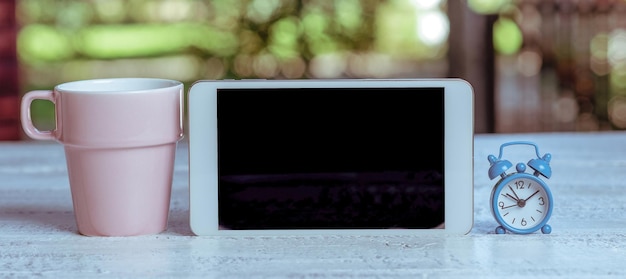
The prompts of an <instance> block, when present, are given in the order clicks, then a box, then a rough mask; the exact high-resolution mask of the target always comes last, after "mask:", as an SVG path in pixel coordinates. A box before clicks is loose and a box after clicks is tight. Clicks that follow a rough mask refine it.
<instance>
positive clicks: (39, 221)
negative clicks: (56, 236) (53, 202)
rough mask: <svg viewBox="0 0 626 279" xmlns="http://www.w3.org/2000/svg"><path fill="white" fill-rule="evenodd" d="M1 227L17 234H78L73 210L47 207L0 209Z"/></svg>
mask: <svg viewBox="0 0 626 279" xmlns="http://www.w3.org/2000/svg"><path fill="white" fill-rule="evenodd" d="M0 220H3V222H2V225H0V227H4V228H3V231H5V232H10V231H14V232H15V233H20V234H23V233H42V232H43V233H52V232H72V233H76V234H77V233H78V230H77V228H76V221H75V219H74V212H73V211H72V210H71V209H63V208H58V207H46V206H15V207H6V206H3V207H0Z"/></svg>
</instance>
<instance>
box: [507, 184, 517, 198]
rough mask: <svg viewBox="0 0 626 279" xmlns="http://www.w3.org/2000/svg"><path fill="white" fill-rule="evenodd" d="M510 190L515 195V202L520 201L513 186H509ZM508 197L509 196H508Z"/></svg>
mask: <svg viewBox="0 0 626 279" xmlns="http://www.w3.org/2000/svg"><path fill="white" fill-rule="evenodd" d="M509 189H511V192H513V195H515V198H514V200H515V201H519V197H518V196H517V194H516V193H515V190H513V187H511V185H509ZM507 195H509V194H507ZM510 196H511V195H509V197H510ZM511 198H513V197H511Z"/></svg>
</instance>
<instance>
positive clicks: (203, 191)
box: [188, 78, 474, 235]
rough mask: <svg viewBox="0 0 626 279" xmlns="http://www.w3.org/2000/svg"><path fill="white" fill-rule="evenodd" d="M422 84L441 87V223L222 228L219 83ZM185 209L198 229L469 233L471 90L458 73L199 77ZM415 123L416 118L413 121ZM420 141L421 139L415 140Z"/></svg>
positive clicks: (192, 95) (192, 93) (193, 93)
mask: <svg viewBox="0 0 626 279" xmlns="http://www.w3.org/2000/svg"><path fill="white" fill-rule="evenodd" d="M392 87H393V88H396V87H409V88H422V87H436V88H443V89H444V90H443V91H444V95H445V96H444V102H445V105H444V110H445V111H444V115H445V120H444V121H445V122H444V123H445V145H444V148H445V150H444V153H445V160H444V162H445V164H444V168H445V169H444V181H445V185H444V187H445V188H444V199H445V209H444V210H445V219H444V220H445V228H443V229H293V230H220V229H219V225H218V195H217V190H218V188H217V181H218V172H217V167H218V166H217V164H218V163H217V152H218V146H217V114H216V111H217V109H216V106H217V90H218V89H220V88H222V89H224V88H242V89H243V88H247V89H254V88H392ZM188 113H189V119H188V121H189V197H190V199H189V215H190V219H189V222H190V227H191V230H192V232H193V233H194V234H196V235H319V234H325V235H328V234H335V235H390V234H394V235H407V234H411V235H412V234H443V233H445V234H467V233H469V231H470V230H471V229H472V226H473V216H474V213H473V207H474V198H473V197H474V194H473V191H474V189H473V188H474V187H473V172H474V170H473V169H474V167H473V166H474V162H473V144H474V140H473V138H474V94H473V89H472V87H471V85H470V84H469V83H467V82H466V81H464V80H462V79H455V78H444V79H384V80H383V79H375V80H371V79H363V80H361V79H357V80H345V79H334V80H201V81H198V82H196V83H194V84H193V85H192V86H191V88H190V90H189V95H188ZM416 125H417V126H416V128H419V127H418V125H419V123H416ZM416 144H419V143H416Z"/></svg>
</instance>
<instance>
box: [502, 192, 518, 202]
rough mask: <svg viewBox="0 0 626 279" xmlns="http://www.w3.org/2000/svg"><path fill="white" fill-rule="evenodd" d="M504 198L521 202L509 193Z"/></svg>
mask: <svg viewBox="0 0 626 279" xmlns="http://www.w3.org/2000/svg"><path fill="white" fill-rule="evenodd" d="M504 196H505V197H507V198H510V199H512V200H514V201H516V202H518V201H519V199H517V198H515V197H514V196H511V194H509V193H506V194H505V195H504Z"/></svg>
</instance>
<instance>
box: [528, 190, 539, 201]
mask: <svg viewBox="0 0 626 279" xmlns="http://www.w3.org/2000/svg"><path fill="white" fill-rule="evenodd" d="M537 193H539V190H537V191H536V192H534V193H533V194H532V195H530V196H529V197H528V198H526V199H525V201H527V200H530V198H532V197H533V196H534V195H536V194H537Z"/></svg>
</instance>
